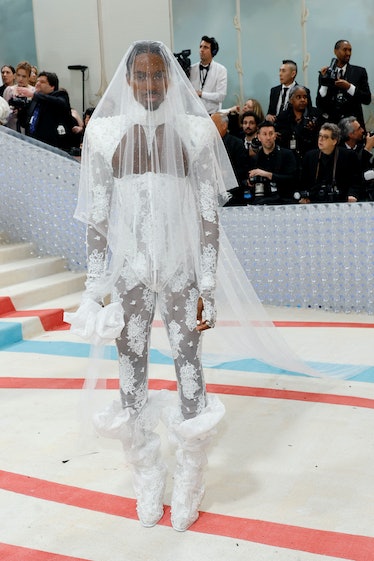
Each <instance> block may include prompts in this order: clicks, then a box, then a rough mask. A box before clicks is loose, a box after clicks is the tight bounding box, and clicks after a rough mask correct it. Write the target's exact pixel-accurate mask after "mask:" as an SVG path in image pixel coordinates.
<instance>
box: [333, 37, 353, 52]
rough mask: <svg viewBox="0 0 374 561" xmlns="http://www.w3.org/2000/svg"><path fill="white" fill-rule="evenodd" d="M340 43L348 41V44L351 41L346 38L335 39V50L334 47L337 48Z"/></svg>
mask: <svg viewBox="0 0 374 561" xmlns="http://www.w3.org/2000/svg"><path fill="white" fill-rule="evenodd" d="M342 43H349V44H351V43H350V42H349V41H348V39H339V41H336V43H335V47H334V50H335V49H339V48H340V46H341V44H342Z"/></svg>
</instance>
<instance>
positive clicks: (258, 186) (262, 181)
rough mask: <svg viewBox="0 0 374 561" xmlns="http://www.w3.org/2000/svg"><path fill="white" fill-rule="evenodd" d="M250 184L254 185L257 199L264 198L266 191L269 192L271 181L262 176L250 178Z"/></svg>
mask: <svg viewBox="0 0 374 561" xmlns="http://www.w3.org/2000/svg"><path fill="white" fill-rule="evenodd" d="M250 183H251V185H253V194H254V196H255V197H264V196H265V191H267V186H268V184H269V180H268V179H267V177H262V175H254V176H253V177H251V178H250Z"/></svg>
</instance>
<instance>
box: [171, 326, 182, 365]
mask: <svg viewBox="0 0 374 561" xmlns="http://www.w3.org/2000/svg"><path fill="white" fill-rule="evenodd" d="M169 338H170V346H171V353H172V357H173V358H177V356H178V355H179V353H180V346H179V343H180V342H181V341H182V339H183V335H182V333H181V328H180V325H178V324H177V322H176V321H175V320H173V321H172V322H171V323H169Z"/></svg>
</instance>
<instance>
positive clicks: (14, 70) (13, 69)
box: [1, 64, 16, 74]
mask: <svg viewBox="0 0 374 561" xmlns="http://www.w3.org/2000/svg"><path fill="white" fill-rule="evenodd" d="M3 68H10V69H11V71H12V73H13V74H15V73H16V69H15V68H14V66H12V65H11V64H3V66H2V67H1V72H2V71H3Z"/></svg>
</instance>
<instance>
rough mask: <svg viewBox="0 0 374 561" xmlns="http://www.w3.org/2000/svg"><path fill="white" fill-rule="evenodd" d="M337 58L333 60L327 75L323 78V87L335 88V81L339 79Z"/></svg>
mask: <svg viewBox="0 0 374 561" xmlns="http://www.w3.org/2000/svg"><path fill="white" fill-rule="evenodd" d="M337 62H338V59H337V58H332V59H331V62H330V65H329V67H328V68H327V70H326V74H325V75H324V76H321V84H322V86H334V85H335V81H336V80H337V79H338V69H337V66H336V65H337Z"/></svg>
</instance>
